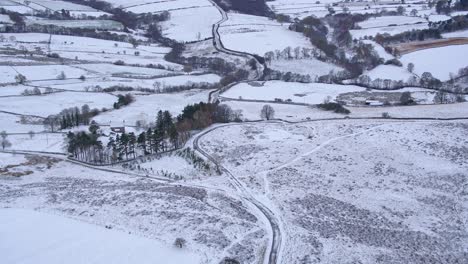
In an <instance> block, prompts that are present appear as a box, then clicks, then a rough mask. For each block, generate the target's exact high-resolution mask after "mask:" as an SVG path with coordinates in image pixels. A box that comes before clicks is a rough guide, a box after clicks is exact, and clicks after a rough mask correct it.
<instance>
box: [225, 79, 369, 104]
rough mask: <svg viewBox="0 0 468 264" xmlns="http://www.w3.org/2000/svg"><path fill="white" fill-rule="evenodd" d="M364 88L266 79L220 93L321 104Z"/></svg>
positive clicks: (244, 97)
mask: <svg viewBox="0 0 468 264" xmlns="http://www.w3.org/2000/svg"><path fill="white" fill-rule="evenodd" d="M364 90H365V89H364V88H362V87H358V86H352V85H336V84H324V83H306V84H304V83H294V82H282V81H268V82H265V83H264V84H263V86H252V85H251V84H248V83H240V84H238V85H235V86H234V87H232V88H231V89H229V90H228V91H226V92H225V93H223V94H222V96H223V97H227V98H232V99H239V97H241V98H242V99H244V100H245V99H246V100H265V101H274V100H275V99H276V98H279V99H282V100H287V99H291V100H292V102H296V103H307V104H321V103H323V101H324V100H325V99H326V98H327V97H330V98H331V99H332V100H333V99H335V98H336V96H338V95H339V94H341V93H346V92H356V91H364Z"/></svg>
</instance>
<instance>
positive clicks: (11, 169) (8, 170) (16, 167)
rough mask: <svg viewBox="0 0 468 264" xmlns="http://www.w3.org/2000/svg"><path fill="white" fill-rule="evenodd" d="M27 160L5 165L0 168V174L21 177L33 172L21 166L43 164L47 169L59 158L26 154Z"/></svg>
mask: <svg viewBox="0 0 468 264" xmlns="http://www.w3.org/2000/svg"><path fill="white" fill-rule="evenodd" d="M26 159H27V161H26V162H22V163H19V164H11V165H7V166H5V167H1V168H0V175H2V176H13V177H21V176H26V175H30V174H33V173H34V172H33V171H32V170H30V169H23V167H37V166H40V165H45V167H46V168H47V169H50V168H52V166H53V165H54V164H56V163H58V162H59V161H60V159H57V158H52V157H45V156H32V155H27V156H26Z"/></svg>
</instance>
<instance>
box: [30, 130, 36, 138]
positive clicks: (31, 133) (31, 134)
mask: <svg viewBox="0 0 468 264" xmlns="http://www.w3.org/2000/svg"><path fill="white" fill-rule="evenodd" d="M28 135H29V138H30V139H32V138H33V137H34V135H35V133H34V131H32V130H31V131H29V132H28Z"/></svg>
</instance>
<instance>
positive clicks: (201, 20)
mask: <svg viewBox="0 0 468 264" xmlns="http://www.w3.org/2000/svg"><path fill="white" fill-rule="evenodd" d="M200 2H203V1H200ZM206 2H207V3H208V6H203V7H197V8H188V9H180V10H173V11H171V12H170V13H171V18H170V20H169V21H166V22H165V23H163V34H164V36H165V37H168V38H171V39H175V40H177V41H180V42H186V41H197V40H202V39H205V38H210V37H212V32H211V28H212V26H213V24H214V23H216V22H218V21H219V20H221V15H220V13H219V12H218V10H217V9H216V8H215V7H213V6H211V5H210V4H209V2H208V1H206ZM200 4H201V3H200Z"/></svg>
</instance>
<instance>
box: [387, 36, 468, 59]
mask: <svg viewBox="0 0 468 264" xmlns="http://www.w3.org/2000/svg"><path fill="white" fill-rule="evenodd" d="M465 44H468V38H448V39H435V40H434V39H432V40H425V41H415V42H408V43H402V44H397V45H393V46H392V48H395V49H396V50H398V52H399V53H400V54H401V55H404V54H408V53H411V52H415V51H418V50H424V49H432V48H440V47H446V46H452V45H465Z"/></svg>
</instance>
